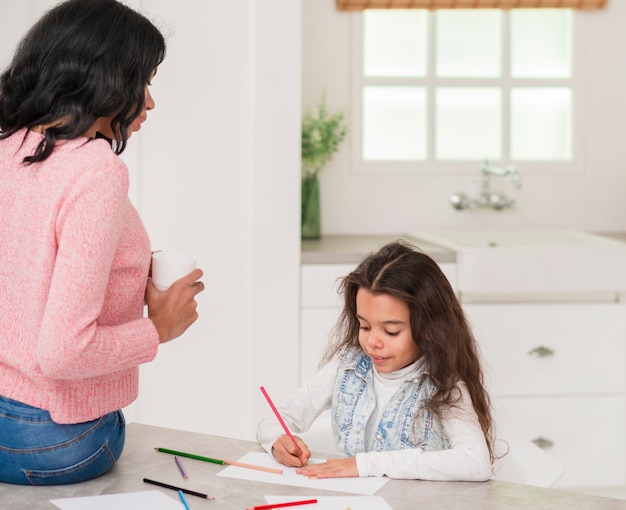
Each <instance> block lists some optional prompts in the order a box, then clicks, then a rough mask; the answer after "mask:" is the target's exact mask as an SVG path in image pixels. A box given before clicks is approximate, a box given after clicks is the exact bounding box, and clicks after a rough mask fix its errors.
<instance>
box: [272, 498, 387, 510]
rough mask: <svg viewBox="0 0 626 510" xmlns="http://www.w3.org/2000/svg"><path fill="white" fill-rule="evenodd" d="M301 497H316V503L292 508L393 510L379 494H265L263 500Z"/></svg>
mask: <svg viewBox="0 0 626 510" xmlns="http://www.w3.org/2000/svg"><path fill="white" fill-rule="evenodd" d="M301 499H303V500H304V499H317V503H316V504H315V505H306V506H301V507H294V508H301V509H302V510H305V509H310V510H346V508H349V509H350V510H393V508H391V507H390V506H389V504H388V503H387V502H386V501H385V500H384V499H383V498H381V497H380V496H306V497H293V496H265V501H267V503H268V504H270V505H275V504H277V503H287V502H289V501H300V500H301Z"/></svg>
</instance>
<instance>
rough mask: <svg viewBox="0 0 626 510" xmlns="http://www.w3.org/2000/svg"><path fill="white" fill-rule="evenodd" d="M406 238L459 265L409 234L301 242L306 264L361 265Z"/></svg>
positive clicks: (625, 235)
mask: <svg viewBox="0 0 626 510" xmlns="http://www.w3.org/2000/svg"><path fill="white" fill-rule="evenodd" d="M598 235H604V236H606V237H610V238H612V239H616V240H618V241H622V242H626V232H602V233H598ZM398 239H404V240H406V241H408V242H410V243H411V244H413V245H415V246H417V247H418V248H420V249H421V250H422V251H423V252H424V253H426V254H427V255H429V256H430V257H432V258H433V259H434V260H435V262H437V263H444V262H451V263H454V262H456V254H455V253H454V251H453V250H448V249H446V248H443V247H442V246H438V245H436V244H431V243H428V242H425V241H418V240H417V239H411V238H409V237H408V236H406V235H402V234H398V235H397V236H393V235H329V236H323V237H322V238H321V239H317V240H308V241H302V242H301V245H300V246H301V248H300V250H301V259H300V261H301V263H302V264H358V263H359V262H361V260H363V259H364V258H365V257H366V256H367V255H369V254H370V253H371V252H373V251H376V250H377V249H378V248H380V247H381V246H383V245H384V244H386V243H389V242H391V241H396V240H398Z"/></svg>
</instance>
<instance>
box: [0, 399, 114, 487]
mask: <svg viewBox="0 0 626 510" xmlns="http://www.w3.org/2000/svg"><path fill="white" fill-rule="evenodd" d="M124 436H125V422H124V415H123V414H122V412H121V411H115V412H112V413H109V414H107V415H105V416H102V417H101V418H98V419H97V420H94V421H90V422H85V423H76V424H69V425H61V424H58V423H55V422H53V421H52V420H51V419H50V414H49V413H48V411H44V410H43V409H38V408H36V407H31V406H29V405H26V404H22V403H20V402H16V401H15V400H11V399H8V398H5V397H2V396H0V482H6V483H14V484H19V485H61V484H67V483H76V482H82V481H85V480H89V479H91V478H95V477H97V476H100V475H102V474H104V473H106V472H107V471H109V470H110V469H111V468H112V467H113V466H114V465H115V462H116V461H117V459H119V457H120V455H121V453H122V449H123V448H124Z"/></svg>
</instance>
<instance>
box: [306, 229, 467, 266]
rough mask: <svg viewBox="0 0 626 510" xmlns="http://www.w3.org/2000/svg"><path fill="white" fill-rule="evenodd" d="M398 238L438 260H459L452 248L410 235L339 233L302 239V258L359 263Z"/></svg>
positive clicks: (339, 262)
mask: <svg viewBox="0 0 626 510" xmlns="http://www.w3.org/2000/svg"><path fill="white" fill-rule="evenodd" d="M398 239H404V240H406V241H408V242H410V243H412V244H414V245H415V246H417V247H418V248H420V249H421V250H422V251H424V253H426V254H428V255H430V256H431V257H432V258H433V259H434V260H435V261H436V262H438V263H442V262H454V261H455V260H456V256H455V254H454V252H453V251H452V250H448V249H446V248H443V247H441V246H437V245H435V244H431V243H427V242H420V243H417V242H416V240H415V239H410V238H408V237H407V236H402V235H397V236H391V235H388V236H387V235H386V236H370V235H349V236H341V235H338V236H323V237H322V238H321V239H317V240H307V241H302V244H301V256H300V261H301V263H302V264H358V263H359V262H361V260H363V259H364V258H365V256H366V255H368V254H369V253H371V252H373V251H376V250H377V249H378V248H380V247H381V246H383V245H384V244H387V243H390V242H392V241H397V240H398Z"/></svg>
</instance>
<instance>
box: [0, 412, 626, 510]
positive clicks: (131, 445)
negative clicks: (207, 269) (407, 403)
mask: <svg viewBox="0 0 626 510" xmlns="http://www.w3.org/2000/svg"><path fill="white" fill-rule="evenodd" d="M155 447H164V448H172V449H177V450H179V451H187V452H193V453H198V454H200V455H209V454H211V455H214V456H216V457H219V458H225V459H233V460H236V459H238V458H240V457H241V456H243V455H245V454H246V453H248V452H249V451H262V449H261V448H260V447H259V446H258V444H257V443H255V442H251V441H242V440H238V439H232V438H225V437H218V436H212V435H206V434H198V433H193V432H184V431H180V430H173V429H167V428H161V427H153V426H148V425H140V424H136V423H132V424H130V425H128V427H127V435H126V448H125V450H124V452H123V454H122V457H121V458H120V461H119V462H118V463H117V465H116V466H115V468H114V469H113V470H112V471H111V472H109V473H107V474H106V475H104V476H101V477H100V478H96V479H95V480H90V481H88V482H83V483H79V484H72V485H61V486H53V487H28V486H17V485H8V484H2V483H0V506H1V507H2V508H6V509H8V508H11V509H28V510H38V509H48V510H50V509H54V508H57V507H56V506H55V505H54V504H53V503H51V502H50V500H51V499H58V498H67V497H78V496H94V495H100V494H118V493H123V492H135V491H147V490H159V491H161V492H163V493H164V494H166V495H167V496H169V497H171V498H173V499H174V500H177V493H176V491H172V490H168V489H161V488H158V487H155V486H152V485H147V484H145V483H143V478H144V477H147V478H152V479H156V480H159V481H163V482H165V483H170V484H174V485H178V486H181V485H183V484H184V483H185V482H184V481H183V480H182V478H181V476H180V473H179V472H178V470H177V468H176V465H175V463H174V462H173V460H172V456H171V455H167V454H162V453H158V452H156V451H155V450H154V448H155ZM186 460H187V462H185V468H186V470H187V472H188V474H189V479H188V480H187V482H186V486H187V487H188V488H190V489H193V490H196V491H200V492H204V493H207V494H210V495H212V496H214V497H215V500H213V501H208V500H204V499H201V498H198V497H193V496H190V497H189V498H188V502H189V505H190V507H191V508H193V509H194V510H200V509H203V508H206V509H211V510H243V509H245V508H247V507H250V506H252V505H263V504H265V499H264V496H265V495H271V494H276V495H278V494H282V495H293V496H296V497H301V496H341V495H343V496H345V495H348V494H346V493H342V492H337V491H333V492H331V491H322V490H314V489H311V488H301V487H293V486H284V485H276V484H268V483H262V482H255V481H250V480H236V479H232V478H224V477H218V476H215V475H216V474H217V473H218V472H219V471H221V470H222V469H223V468H224V467H223V466H220V465H216V464H209V463H205V462H200V461H192V460H191V459H186ZM375 495H376V496H380V497H382V498H384V499H385V501H386V502H387V503H388V504H389V506H391V508H393V509H394V510H416V509H419V510H484V509H486V508H493V509H496V510H508V509H527V508H532V509H533V510H542V509H560V508H564V509H570V508H577V509H586V510H613V509H615V510H617V509H624V508H625V507H626V502H624V501H622V500H618V499H611V498H603V497H599V496H591V495H587V494H580V493H576V492H569V491H563V490H556V489H544V488H540V487H533V486H530V485H521V484H515V483H508V482H500V481H494V480H490V481H488V482H482V483H472V482H428V481H421V480H390V481H389V483H387V484H386V485H385V486H384V487H383V488H382V489H380V490H379V491H378V492H377V493H376V494H375ZM181 508H182V507H181Z"/></svg>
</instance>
